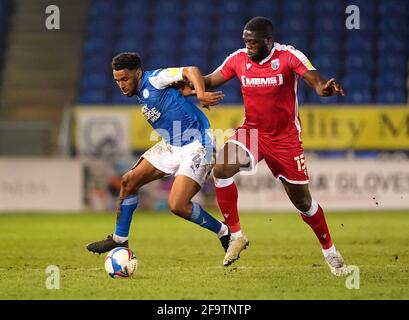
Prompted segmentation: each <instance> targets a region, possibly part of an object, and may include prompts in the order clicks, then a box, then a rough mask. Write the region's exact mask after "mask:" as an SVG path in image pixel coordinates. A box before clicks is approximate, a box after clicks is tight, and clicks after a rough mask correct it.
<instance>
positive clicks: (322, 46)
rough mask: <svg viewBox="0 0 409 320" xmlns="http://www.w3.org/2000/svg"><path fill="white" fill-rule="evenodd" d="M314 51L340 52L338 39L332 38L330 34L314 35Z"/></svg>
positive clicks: (325, 52)
mask: <svg viewBox="0 0 409 320" xmlns="http://www.w3.org/2000/svg"><path fill="white" fill-rule="evenodd" d="M312 48H313V51H314V52H317V53H318V54H330V55H331V54H340V53H342V52H341V51H342V47H340V43H339V40H338V39H334V38H333V37H332V36H331V35H321V36H318V37H316V38H315V39H314V40H313V42H312Z"/></svg>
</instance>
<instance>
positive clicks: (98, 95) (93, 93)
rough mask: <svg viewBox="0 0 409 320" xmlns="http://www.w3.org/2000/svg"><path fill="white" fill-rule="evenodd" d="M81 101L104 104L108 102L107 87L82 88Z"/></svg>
mask: <svg viewBox="0 0 409 320" xmlns="http://www.w3.org/2000/svg"><path fill="white" fill-rule="evenodd" d="M78 100H79V103H84V104H93V103H95V104H102V103H106V102H107V92H106V90H105V88H99V89H92V90H82V91H81V94H80V96H79V99H78Z"/></svg>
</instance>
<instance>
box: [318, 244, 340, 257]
mask: <svg viewBox="0 0 409 320" xmlns="http://www.w3.org/2000/svg"><path fill="white" fill-rule="evenodd" d="M321 250H322V254H323V255H324V257H326V256H328V255H329V254H331V253H336V252H337V249H336V248H335V246H334V245H332V246H331V247H330V248H328V249H321Z"/></svg>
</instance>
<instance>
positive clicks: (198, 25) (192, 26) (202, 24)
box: [185, 16, 210, 38]
mask: <svg viewBox="0 0 409 320" xmlns="http://www.w3.org/2000/svg"><path fill="white" fill-rule="evenodd" d="M208 27H209V20H208V19H206V18H203V17H201V16H200V17H189V18H188V19H186V27H185V31H186V35H187V36H188V37H190V36H193V35H194V34H195V33H197V32H201V33H200V36H201V37H202V36H203V37H205V38H209V37H210V32H202V31H203V30H206V29H207V28H208Z"/></svg>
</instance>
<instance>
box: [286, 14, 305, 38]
mask: <svg viewBox="0 0 409 320" xmlns="http://www.w3.org/2000/svg"><path fill="white" fill-rule="evenodd" d="M308 25H310V19H309V18H308V16H304V15H303V16H292V15H290V16H286V17H284V20H283V21H282V22H281V26H280V27H281V29H282V30H285V31H286V32H287V33H290V32H292V33H296V34H297V33H300V34H303V35H304V36H307V35H309V34H310V32H311V31H312V28H311V29H310V28H308V29H306V28H305V26H308Z"/></svg>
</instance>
